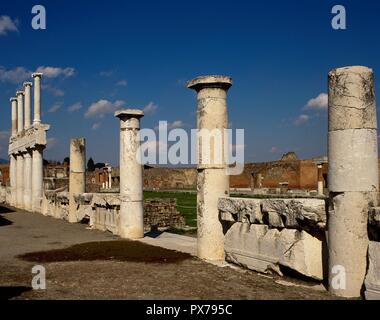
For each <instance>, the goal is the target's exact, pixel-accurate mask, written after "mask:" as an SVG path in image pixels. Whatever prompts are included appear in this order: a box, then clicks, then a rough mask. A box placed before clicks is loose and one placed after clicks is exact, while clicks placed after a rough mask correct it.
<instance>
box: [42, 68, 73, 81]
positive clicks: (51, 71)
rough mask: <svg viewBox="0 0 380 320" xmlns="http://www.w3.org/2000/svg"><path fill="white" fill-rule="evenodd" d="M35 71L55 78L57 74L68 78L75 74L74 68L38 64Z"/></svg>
mask: <svg viewBox="0 0 380 320" xmlns="http://www.w3.org/2000/svg"><path fill="white" fill-rule="evenodd" d="M36 72H42V73H43V74H44V76H45V77H46V78H57V77H59V76H63V77H64V78H68V77H72V76H73V75H74V74H75V69H74V68H71V67H68V68H59V67H45V66H40V67H38V68H37V70H36Z"/></svg>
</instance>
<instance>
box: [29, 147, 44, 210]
mask: <svg viewBox="0 0 380 320" xmlns="http://www.w3.org/2000/svg"><path fill="white" fill-rule="evenodd" d="M32 172H33V173H32V211H33V212H41V202H42V196H43V180H44V173H43V146H37V147H36V148H34V149H33V151H32Z"/></svg>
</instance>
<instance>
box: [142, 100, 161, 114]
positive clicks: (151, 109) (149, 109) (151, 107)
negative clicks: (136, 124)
mask: <svg viewBox="0 0 380 320" xmlns="http://www.w3.org/2000/svg"><path fill="white" fill-rule="evenodd" d="M157 109H158V105H156V104H155V103H153V102H149V103H148V104H147V105H146V106H145V107H144V109H143V111H144V114H146V115H149V114H154V113H155V112H156V110H157Z"/></svg>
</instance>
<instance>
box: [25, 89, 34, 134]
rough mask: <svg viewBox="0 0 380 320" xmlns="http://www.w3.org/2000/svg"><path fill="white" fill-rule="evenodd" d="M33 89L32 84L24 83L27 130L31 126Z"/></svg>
mask: <svg viewBox="0 0 380 320" xmlns="http://www.w3.org/2000/svg"><path fill="white" fill-rule="evenodd" d="M31 88H32V83H31V82H24V92H25V129H28V128H29V127H30V125H31V118H30V117H31V105H30V101H31V99H30V90H31Z"/></svg>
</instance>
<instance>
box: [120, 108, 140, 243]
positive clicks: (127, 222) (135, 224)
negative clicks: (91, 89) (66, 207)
mask: <svg viewBox="0 0 380 320" xmlns="http://www.w3.org/2000/svg"><path fill="white" fill-rule="evenodd" d="M143 116H144V113H143V111H141V110H138V109H124V110H119V111H116V112H115V117H117V118H119V119H120V201H121V202H120V224H119V234H120V236H121V237H123V238H129V239H139V238H143V237H144V209H143V183H142V182H143V179H142V165H141V158H140V157H141V155H140V137H139V131H140V119H141V118H142V117H143Z"/></svg>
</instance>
